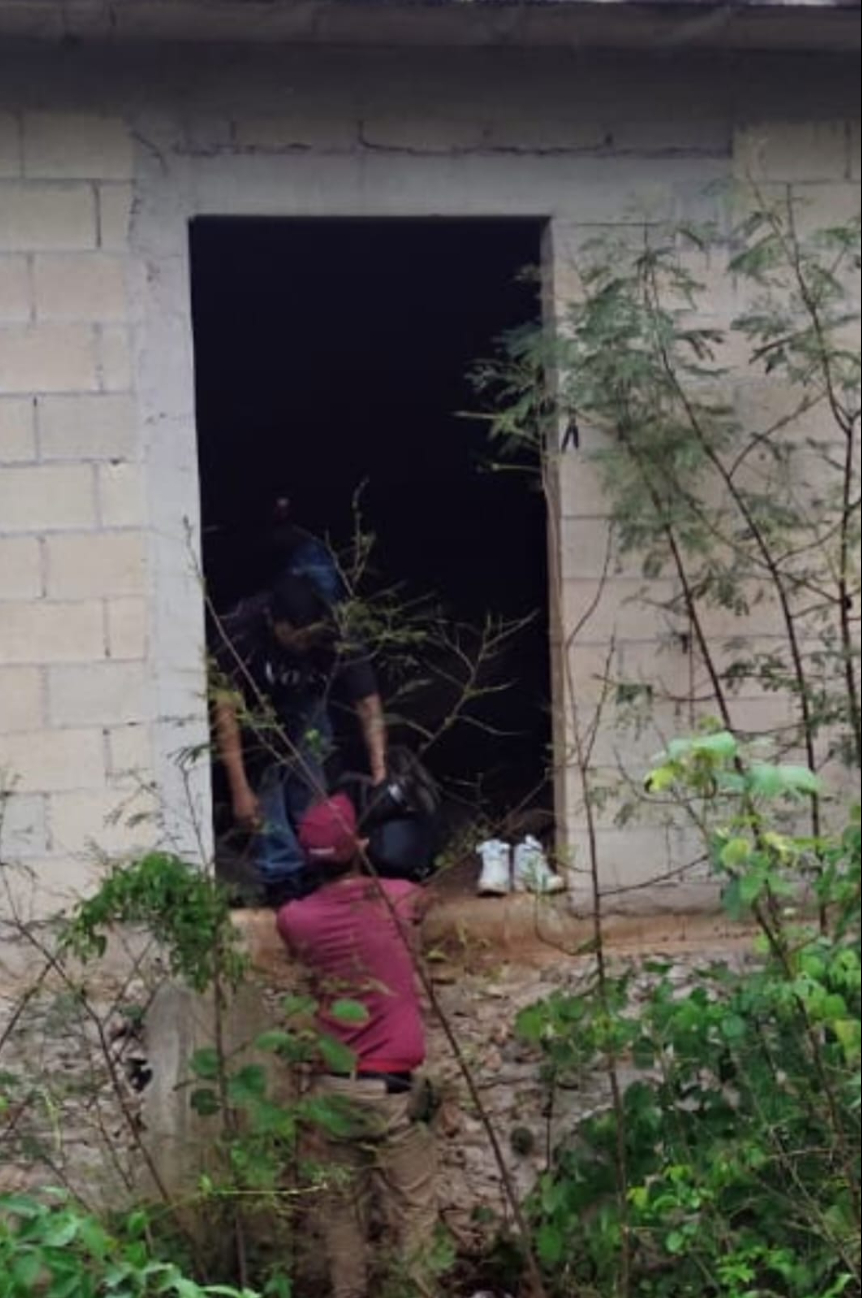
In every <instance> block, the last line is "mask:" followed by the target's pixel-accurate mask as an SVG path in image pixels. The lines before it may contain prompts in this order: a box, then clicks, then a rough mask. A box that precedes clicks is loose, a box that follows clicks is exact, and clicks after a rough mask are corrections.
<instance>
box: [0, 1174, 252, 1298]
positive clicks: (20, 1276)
mask: <svg viewBox="0 0 862 1298" xmlns="http://www.w3.org/2000/svg"><path fill="white" fill-rule="evenodd" d="M147 1234H148V1219H147V1217H146V1215H145V1214H144V1213H143V1212H140V1211H136V1212H134V1213H131V1214H129V1215H128V1216H127V1217H126V1218H125V1219H124V1220H123V1221H122V1222H121V1223H120V1229H118V1230H109V1229H108V1227H107V1226H106V1225H105V1223H104V1222H103V1221H102V1220H100V1219H99V1218H97V1217H95V1216H93V1215H92V1214H90V1213H87V1212H85V1211H84V1210H83V1209H81V1208H80V1207H79V1206H78V1205H77V1204H76V1203H75V1202H74V1201H73V1200H72V1199H70V1198H69V1197H67V1196H66V1195H63V1194H61V1193H59V1192H56V1191H54V1192H50V1193H48V1194H46V1195H44V1196H42V1197H37V1196H36V1195H30V1194H4V1195H0V1298H33V1295H34V1294H39V1295H40V1298H156V1296H157V1295H158V1298H258V1295H257V1294H256V1293H255V1291H253V1290H251V1289H236V1288H234V1287H233V1286H231V1285H224V1284H214V1285H199V1284H197V1283H196V1282H195V1281H194V1280H191V1279H189V1277H188V1276H187V1275H184V1274H183V1273H182V1271H181V1270H180V1269H179V1267H177V1266H176V1265H175V1264H174V1263H173V1262H167V1261H162V1260H160V1259H159V1258H158V1257H156V1256H155V1255H154V1254H153V1251H152V1248H151V1246H150V1243H149V1241H148V1238H147Z"/></svg>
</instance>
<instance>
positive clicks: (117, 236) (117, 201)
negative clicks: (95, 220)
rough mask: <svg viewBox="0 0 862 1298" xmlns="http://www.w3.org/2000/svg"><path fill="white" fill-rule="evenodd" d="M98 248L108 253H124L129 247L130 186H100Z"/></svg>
mask: <svg viewBox="0 0 862 1298" xmlns="http://www.w3.org/2000/svg"><path fill="white" fill-rule="evenodd" d="M98 199H99V247H100V248H104V249H106V250H108V251H111V250H116V251H125V249H126V248H128V246H129V227H130V225H131V220H132V186H131V185H124V184H117V185H100V186H99V191H98Z"/></svg>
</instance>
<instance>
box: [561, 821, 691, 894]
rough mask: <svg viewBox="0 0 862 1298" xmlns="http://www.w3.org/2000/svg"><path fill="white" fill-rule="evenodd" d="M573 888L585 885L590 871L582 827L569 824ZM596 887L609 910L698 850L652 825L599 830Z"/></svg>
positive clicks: (587, 844)
mask: <svg viewBox="0 0 862 1298" xmlns="http://www.w3.org/2000/svg"><path fill="white" fill-rule="evenodd" d="M568 838H569V842H570V850H571V851H572V858H573V863H574V871H573V874H574V880H575V883H576V885H577V882H578V879H579V878H580V886H581V887H582V888H585V887H586V886H587V885H588V872H589V869H590V860H589V843H588V840H587V835H586V831H585V830H584V828H583V826H582V825H577V824H576V825H572V826H571V828H570V833H569V835H568ZM597 839H598V842H597V848H598V869H599V884H600V889H601V892H602V896H603V897H604V898H605V899H606V900H607V902H608V903H609V907H610V908H612V907H613V900H614V899H618V898H621V897H622V896H623V895H626V894H629V895H631V894H632V893H633V892H635V891H637V892H646V891H647V890H648V889H649V888H650V887H651V886H655V885H658V884H660V883H661V882H663V881H666V878H667V875H668V871H669V870H674V869H678V868H679V867H681V866H683V865H685V864H688V863H689V862H693V861H695V860H696V859H697V857H698V855H702V849H699V848H698V847H697V846H696V845H695V844H689V845H688V846H689V850H688V851H686V850H685V846H686V845H685V843H684V841H683V836H682V835H678V834H670V835H668V834H667V833H666V832H665V831H664V830H663V829H661V828H659V827H657V826H652V825H639V826H637V827H632V826H628V827H627V828H625V829H610V828H609V829H600V830H599V831H598V835H597Z"/></svg>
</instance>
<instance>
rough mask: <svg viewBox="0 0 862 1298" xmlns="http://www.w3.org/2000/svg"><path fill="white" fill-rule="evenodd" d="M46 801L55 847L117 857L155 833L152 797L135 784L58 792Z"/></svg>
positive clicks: (146, 843)
mask: <svg viewBox="0 0 862 1298" xmlns="http://www.w3.org/2000/svg"><path fill="white" fill-rule="evenodd" d="M49 803H50V810H49V814H50V821H51V841H52V844H53V846H54V848H55V850H57V849H59V850H60V851H63V852H70V853H74V854H78V853H85V854H87V855H92V856H94V857H99V856H103V855H108V856H119V855H125V854H126V853H131V852H134V851H135V850H136V849H137V850H140V849H142V848H146V847H148V846H149V845H150V844H151V843H152V841H153V839H154V837H155V835H156V828H155V823H154V818H155V809H154V805H153V799H152V796H151V795H150V794H149V793H148V792H147V791H146V790H144V789H141V788H140V787H139V786H135V785H130V786H128V787H126V788H123V789H109V790H104V791H101V792H96V791H93V792H91V793H85V792H74V793H72V792H69V793H63V792H59V793H54V794H52V795H51V798H50V800H49Z"/></svg>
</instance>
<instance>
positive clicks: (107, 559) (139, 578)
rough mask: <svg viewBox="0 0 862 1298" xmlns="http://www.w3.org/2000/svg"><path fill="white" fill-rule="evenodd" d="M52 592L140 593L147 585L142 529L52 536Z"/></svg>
mask: <svg viewBox="0 0 862 1298" xmlns="http://www.w3.org/2000/svg"><path fill="white" fill-rule="evenodd" d="M46 548H47V551H48V594H49V595H50V596H51V597H57V598H59V599H81V598H83V597H86V596H88V595H95V596H100V597H102V598H105V597H108V596H111V595H140V594H141V593H142V592H143V591H144V589H145V586H146V553H145V545H144V537H143V534H142V533H140V532H100V533H93V534H91V535H86V534H81V533H78V534H76V535H69V536H51V537H49V538H48V540H47V542H46Z"/></svg>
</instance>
